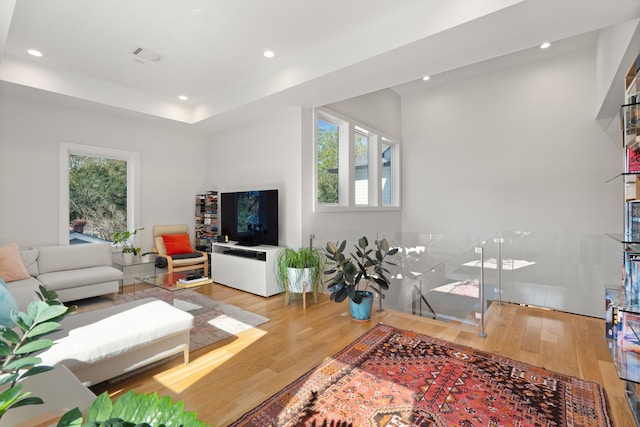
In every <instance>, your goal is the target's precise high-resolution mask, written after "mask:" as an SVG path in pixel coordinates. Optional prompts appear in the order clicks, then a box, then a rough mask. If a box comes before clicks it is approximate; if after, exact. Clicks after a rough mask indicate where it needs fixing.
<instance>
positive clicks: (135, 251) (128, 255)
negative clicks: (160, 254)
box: [113, 228, 144, 264]
mask: <svg viewBox="0 0 640 427" xmlns="http://www.w3.org/2000/svg"><path fill="white" fill-rule="evenodd" d="M142 230H144V228H136V229H135V230H133V231H129V230H124V231H116V232H115V233H114V234H113V244H114V245H116V246H122V259H123V261H124V263H125V264H131V262H132V261H133V257H134V256H136V255H139V254H140V252H141V249H140V248H139V247H136V245H135V241H134V239H135V235H136V234H138V231H142Z"/></svg>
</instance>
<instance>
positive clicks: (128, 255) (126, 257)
mask: <svg viewBox="0 0 640 427" xmlns="http://www.w3.org/2000/svg"><path fill="white" fill-rule="evenodd" d="M122 262H123V263H124V265H131V263H132V262H133V252H123V253H122Z"/></svg>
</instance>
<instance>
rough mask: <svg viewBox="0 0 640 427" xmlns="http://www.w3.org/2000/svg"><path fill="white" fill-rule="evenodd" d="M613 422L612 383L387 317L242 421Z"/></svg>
mask: <svg viewBox="0 0 640 427" xmlns="http://www.w3.org/2000/svg"><path fill="white" fill-rule="evenodd" d="M322 425H324V426H336V427H347V426H353V427H360V426H376V427H382V426H385V427H399V426H433V427H435V426H438V427H444V426H465V427H466V426H469V427H470V426H522V427H525V426H546V427H549V426H558V427H564V426H572V427H586V426H611V425H612V421H611V418H610V415H609V411H608V405H607V399H606V396H605V394H604V390H602V388H601V387H600V386H599V385H598V384H597V383H594V382H589V381H584V380H581V379H579V378H575V377H571V376H568V375H563V374H559V373H556V372H551V371H548V370H546V369H543V368H539V367H535V366H531V365H527V364H524V363H520V362H517V361H515V360H511V359H507V358H505V357H500V356H497V355H495V354H491V353H484V352H482V351H479V350H475V349H472V348H469V347H464V346H461V345H457V344H454V343H450V342H447V341H443V340H440V339H437V338H431V337H429V336H426V335H421V334H417V333H414V332H410V331H405V330H401V329H396V328H393V327H390V326H386V325H382V324H379V325H377V326H375V327H374V328H373V329H371V330H370V331H369V332H367V333H365V334H364V335H363V336H361V337H360V338H358V339H357V340H356V341H355V342H353V343H351V344H350V345H349V346H348V347H347V348H345V349H343V350H342V351H340V352H339V353H338V354H337V355H335V356H334V357H332V358H330V359H329V360H327V361H325V362H324V363H322V364H321V365H320V366H318V367H317V368H316V369H313V370H312V371H309V372H308V373H306V374H305V375H304V376H302V377H301V378H299V379H298V380H296V381H294V382H293V383H292V384H290V385H288V386H287V387H285V388H284V389H283V390H281V391H280V392H278V393H277V394H275V395H274V396H272V397H271V398H270V399H269V400H267V401H266V402H264V403H262V404H261V405H259V406H258V407H256V408H255V409H253V410H252V411H250V412H248V413H246V414H245V415H243V416H242V417H241V418H240V419H239V420H237V421H235V422H234V423H233V424H232V426H322Z"/></svg>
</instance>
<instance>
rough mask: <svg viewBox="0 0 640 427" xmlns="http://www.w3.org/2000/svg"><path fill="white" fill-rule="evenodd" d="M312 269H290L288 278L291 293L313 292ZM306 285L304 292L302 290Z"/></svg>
mask: <svg viewBox="0 0 640 427" xmlns="http://www.w3.org/2000/svg"><path fill="white" fill-rule="evenodd" d="M311 273H312V269H311V268H288V269H287V277H288V279H289V293H292V294H301V293H303V292H304V293H307V292H311V291H312V288H313V283H311ZM303 284H304V285H305V288H304V291H303V290H302V286H303Z"/></svg>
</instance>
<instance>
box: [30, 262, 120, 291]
mask: <svg viewBox="0 0 640 427" xmlns="http://www.w3.org/2000/svg"><path fill="white" fill-rule="evenodd" d="M120 279H122V271H120V270H118V269H117V268H113V267H111V266H100V267H88V268H81V269H77V270H62V271H52V272H50V273H41V274H39V275H38V280H39V281H40V282H42V284H43V285H44V287H45V288H47V289H49V290H50V291H57V290H60V289H67V288H75V287H78V286H87V285H95V284H97V283H104V282H111V281H114V280H120Z"/></svg>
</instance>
